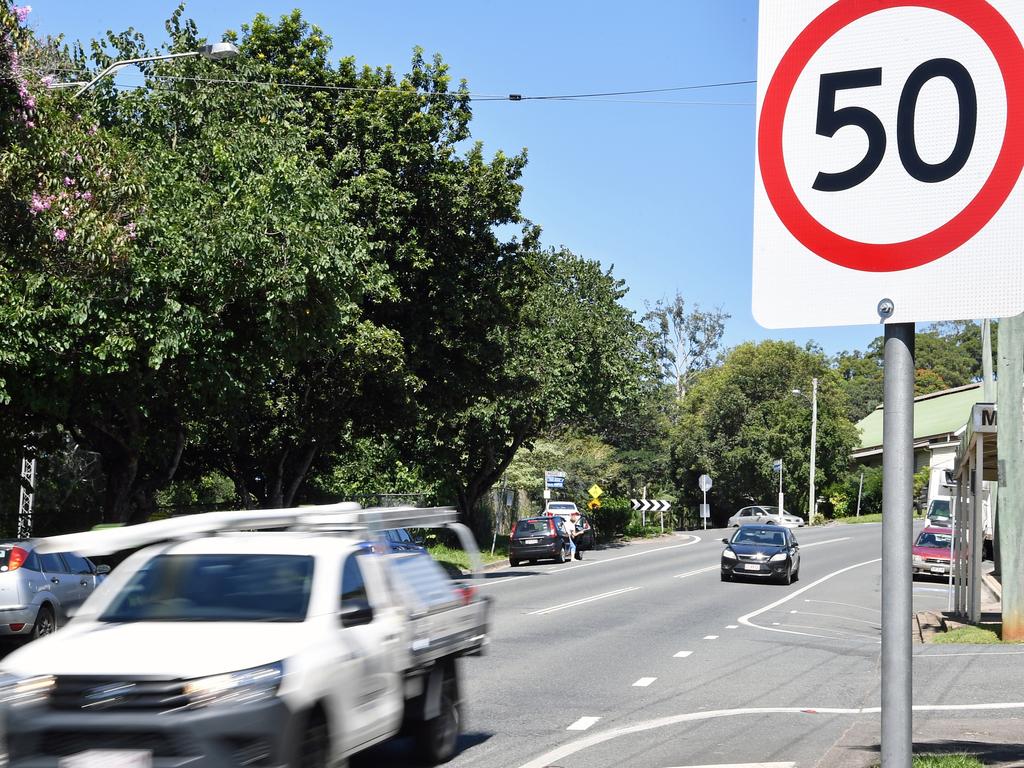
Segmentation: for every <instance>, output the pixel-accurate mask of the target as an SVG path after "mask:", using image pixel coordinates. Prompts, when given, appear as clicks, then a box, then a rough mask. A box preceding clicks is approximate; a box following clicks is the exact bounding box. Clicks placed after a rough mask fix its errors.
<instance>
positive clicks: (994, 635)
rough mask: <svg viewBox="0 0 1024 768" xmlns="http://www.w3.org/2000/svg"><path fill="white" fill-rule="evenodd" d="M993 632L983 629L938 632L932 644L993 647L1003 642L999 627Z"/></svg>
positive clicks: (961, 628)
mask: <svg viewBox="0 0 1024 768" xmlns="http://www.w3.org/2000/svg"><path fill="white" fill-rule="evenodd" d="M994 626H995V627H996V629H995V630H992V629H987V628H985V627H957V628H956V629H952V630H950V631H949V632H940V633H939V634H937V635H935V637H933V638H932V642H933V643H966V644H971V645H995V644H997V643H1001V642H1003V641H1002V640H1001V639H1000V637H999V632H998V630H999V629H1000V627H999V625H994Z"/></svg>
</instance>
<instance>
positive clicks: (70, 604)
mask: <svg viewBox="0 0 1024 768" xmlns="http://www.w3.org/2000/svg"><path fill="white" fill-rule="evenodd" d="M108 573H110V566H109V565H99V566H97V565H95V564H94V563H93V562H92V561H91V560H89V559H87V558H84V557H80V556H78V555H76V554H74V553H73V552H53V553H49V554H45V555H44V554H40V553H38V552H36V549H35V543H34V542H32V541H5V542H0V638H9V637H29V638H36V637H41V636H43V635H48V634H50V633H52V632H53V631H54V630H55V629H57V627H59V626H62V625H63V624H64V623H65V622H66V621H67V620H68V618H69V615H68V612H69V611H72V610H74V609H76V608H78V606H80V605H81V604H82V603H84V602H85V600H86V598H87V597H89V595H91V594H92V592H93V590H94V589H95V588H96V585H97V584H99V583H100V582H101V581H102V580H103V578H104V577H105V576H106V574H108Z"/></svg>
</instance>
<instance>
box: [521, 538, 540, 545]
mask: <svg viewBox="0 0 1024 768" xmlns="http://www.w3.org/2000/svg"><path fill="white" fill-rule="evenodd" d="M537 541H538V539H523V544H536V543H537Z"/></svg>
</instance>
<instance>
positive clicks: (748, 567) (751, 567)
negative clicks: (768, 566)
mask: <svg viewBox="0 0 1024 768" xmlns="http://www.w3.org/2000/svg"><path fill="white" fill-rule="evenodd" d="M743 570H745V571H760V570H761V566H760V565H758V564H757V563H744V564H743Z"/></svg>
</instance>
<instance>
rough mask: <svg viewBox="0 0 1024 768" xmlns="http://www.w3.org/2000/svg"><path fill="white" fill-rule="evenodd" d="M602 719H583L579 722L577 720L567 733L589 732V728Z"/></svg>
mask: <svg viewBox="0 0 1024 768" xmlns="http://www.w3.org/2000/svg"><path fill="white" fill-rule="evenodd" d="M600 719H601V718H600V717H581V718H580V719H579V720H577V721H576V722H575V723H573V724H572V725H570V726H569V727H568V728H566V729H565V730H567V731H585V730H587V728H589V727H590V726H592V725H593V724H594V723H596V722H597V721H598V720H600Z"/></svg>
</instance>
